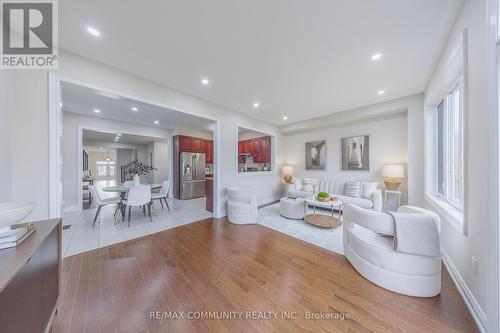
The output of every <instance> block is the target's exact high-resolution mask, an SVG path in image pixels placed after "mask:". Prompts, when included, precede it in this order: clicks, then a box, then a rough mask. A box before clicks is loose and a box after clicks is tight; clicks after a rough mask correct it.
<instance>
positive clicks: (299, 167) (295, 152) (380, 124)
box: [284, 113, 408, 201]
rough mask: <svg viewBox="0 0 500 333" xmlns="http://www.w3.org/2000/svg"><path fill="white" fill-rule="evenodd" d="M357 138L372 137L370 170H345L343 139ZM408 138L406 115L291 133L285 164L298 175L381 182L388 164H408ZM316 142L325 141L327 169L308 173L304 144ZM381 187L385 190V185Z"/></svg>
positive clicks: (404, 190) (286, 143) (286, 145)
mask: <svg viewBox="0 0 500 333" xmlns="http://www.w3.org/2000/svg"><path fill="white" fill-rule="evenodd" d="M358 135H369V136H370V170H369V171H343V170H342V151H341V139H342V138H346V137H351V136H358ZM407 136H408V131H407V117H406V113H397V114H394V115H390V116H383V117H379V118H376V119H371V120H363V121H358V122H354V123H349V124H346V125H341V126H331V127H327V128H319V129H315V130H309V131H306V132H302V133H296V134H291V135H287V136H285V140H284V141H285V144H284V145H285V148H284V156H286V159H285V164H287V165H291V166H292V167H293V169H294V175H296V176H305V177H312V178H331V179H335V180H341V181H346V180H358V179H359V180H362V181H372V182H373V181H378V182H382V181H383V178H382V176H381V171H382V167H383V166H384V165H385V164H392V163H403V164H405V165H407V160H408V142H407ZM317 140H326V170H306V169H305V143H306V142H310V141H317ZM380 187H381V188H383V184H381V185H380ZM406 189H407V181H406V178H405V180H404V182H403V184H402V186H401V190H402V191H403V192H406ZM404 201H406V195H405V196H404Z"/></svg>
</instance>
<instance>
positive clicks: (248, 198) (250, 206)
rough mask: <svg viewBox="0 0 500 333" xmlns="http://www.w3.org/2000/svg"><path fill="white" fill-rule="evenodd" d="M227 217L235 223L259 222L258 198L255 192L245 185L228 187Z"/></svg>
mask: <svg viewBox="0 0 500 333" xmlns="http://www.w3.org/2000/svg"><path fill="white" fill-rule="evenodd" d="M227 196H228V199H227V219H228V220H229V222H231V223H234V224H255V223H257V216H258V211H257V209H258V208H257V198H256V197H255V193H254V192H253V191H252V190H251V189H249V188H244V187H229V188H228V189H227Z"/></svg>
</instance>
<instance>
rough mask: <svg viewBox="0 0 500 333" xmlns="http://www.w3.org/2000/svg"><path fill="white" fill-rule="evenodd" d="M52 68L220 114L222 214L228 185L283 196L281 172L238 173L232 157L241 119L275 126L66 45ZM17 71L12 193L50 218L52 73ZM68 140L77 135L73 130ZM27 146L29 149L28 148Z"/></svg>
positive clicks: (266, 197) (269, 128)
mask: <svg viewBox="0 0 500 333" xmlns="http://www.w3.org/2000/svg"><path fill="white" fill-rule="evenodd" d="M54 72H55V74H56V75H59V76H61V77H63V78H66V79H68V80H71V81H73V82H84V83H88V84H91V85H93V86H94V87H100V88H104V89H108V90H112V91H116V92H118V93H121V94H124V95H125V96H127V97H130V98H134V99H137V100H141V101H147V102H150V103H153V104H157V105H161V106H165V107H169V108H171V109H175V110H181V111H185V112H189V113H192V114H196V115H200V116H204V117H209V118H211V119H215V120H220V132H219V134H220V138H219V139H220V141H221V142H223V143H224V149H220V151H217V149H216V158H217V157H219V158H220V174H221V175H223V177H221V178H220V180H219V182H220V188H219V193H218V197H219V198H220V200H219V209H220V210H219V211H220V212H221V213H222V214H225V206H226V203H225V198H226V188H227V187H229V186H249V187H251V188H253V189H254V190H255V191H256V193H257V196H258V198H259V203H265V202H269V201H272V200H275V199H277V198H278V197H279V192H280V189H279V188H280V186H279V184H280V179H281V177H280V176H279V175H278V174H277V173H272V174H266V175H256V176H239V175H237V173H236V162H237V161H236V159H235V158H234V154H235V152H236V151H237V138H236V125H237V124H241V125H243V126H247V127H250V128H256V129H259V130H262V131H263V132H272V133H277V132H278V129H277V127H276V126H273V125H271V124H268V123H266V122H263V121H260V120H257V119H255V118H251V117H248V116H245V115H243V114H240V113H238V112H235V111H232V110H228V109H225V108H223V107H221V106H218V105H216V104H213V103H210V102H207V101H205V100H202V99H199V98H196V97H194V96H191V95H188V94H185V93H181V92H178V91H176V90H174V89H172V88H169V87H166V86H163V85H160V84H157V83H154V82H152V81H149V80H146V79H143V78H140V77H138V76H135V75H131V74H129V73H126V72H123V71H121V70H117V69H114V68H112V67H109V66H105V65H103V64H100V63H97V62H95V61H92V60H89V59H86V58H83V57H79V56H77V55H74V54H71V53H68V52H65V51H62V50H61V51H60V52H59V69H58V70H56V71H54ZM13 76H14V77H13V78H12V79H9V84H11V86H12V88H13V90H12V94H11V96H9V97H10V100H11V101H12V103H13V104H12V108H11V109H10V113H11V116H12V118H13V119H12V120H11V129H12V133H13V135H12V136H11V137H12V141H13V145H12V153H11V156H12V163H13V168H12V170H11V171H10V172H8V173H7V174H6V175H5V177H6V178H10V179H12V183H13V185H12V186H13V193H12V196H11V197H12V199H16V200H32V201H34V202H36V203H37V208H36V210H35V211H34V213H33V214H32V217H34V218H46V217H47V216H48V200H49V184H48V182H49V180H48V173H49V171H48V168H49V161H48V150H49V147H48V142H49V133H48V132H49V126H48V117H49V112H48V75H47V72H46V71H17V72H15V73H14V74H13ZM129 125H130V124H129ZM120 131H121V132H122V130H120ZM123 132H125V131H123ZM69 140H76V138H75V136H74V135H70V138H69ZM64 141H66V140H64ZM64 145H66V142H64ZM27 151H30V152H31V153H30V154H26V153H25V152H27ZM217 154H218V155H217ZM74 156H76V152H75V154H74V155H71V157H72V158H71V159H70V161H71V160H74V165H73V170H77V165H76V164H77V160H76V158H74ZM65 168H66V167H65Z"/></svg>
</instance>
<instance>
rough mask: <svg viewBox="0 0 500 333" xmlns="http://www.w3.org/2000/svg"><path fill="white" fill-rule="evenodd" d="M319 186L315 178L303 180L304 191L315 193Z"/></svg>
mask: <svg viewBox="0 0 500 333" xmlns="http://www.w3.org/2000/svg"><path fill="white" fill-rule="evenodd" d="M317 185H318V180H317V179H313V178H304V179H303V180H302V191H305V192H314V190H315V188H316V186H317Z"/></svg>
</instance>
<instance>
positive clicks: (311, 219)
mask: <svg viewBox="0 0 500 333" xmlns="http://www.w3.org/2000/svg"><path fill="white" fill-rule="evenodd" d="M304 203H305V205H306V212H307V209H308V206H313V208H314V213H313V214H307V215H305V216H304V222H305V223H309V224H312V225H315V226H317V227H321V228H332V229H334V228H336V227H338V226H340V225H341V224H342V221H341V220H340V217H341V216H340V210H341V208H342V201H341V200H336V201H320V200H318V199H316V198H315V197H311V198H307V199H305V200H304ZM316 207H321V208H327V209H331V210H332V215H331V216H330V215H324V214H316ZM335 209H337V211H338V218H337V217H335V216H334V212H335Z"/></svg>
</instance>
